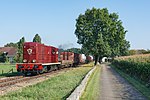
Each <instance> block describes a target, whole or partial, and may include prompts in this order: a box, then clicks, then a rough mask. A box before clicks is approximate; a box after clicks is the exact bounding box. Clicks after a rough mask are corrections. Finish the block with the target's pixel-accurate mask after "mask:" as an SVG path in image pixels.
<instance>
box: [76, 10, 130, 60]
mask: <svg viewBox="0 0 150 100" xmlns="http://www.w3.org/2000/svg"><path fill="white" fill-rule="evenodd" d="M118 18H119V16H118V15H117V14H116V13H109V12H108V10H107V8H103V9H96V8H92V9H91V10H90V9H87V10H86V11H85V14H80V15H79V17H78V18H77V20H76V21H77V22H76V30H75V35H76V36H77V38H78V43H79V44H82V48H84V51H86V52H87V53H91V54H92V55H95V56H97V58H98V57H99V56H100V58H102V57H104V56H112V57H114V56H120V55H126V54H127V51H128V48H129V47H130V45H129V42H128V41H126V40H125V34H126V32H127V31H125V30H124V27H123V26H122V22H121V20H118Z"/></svg>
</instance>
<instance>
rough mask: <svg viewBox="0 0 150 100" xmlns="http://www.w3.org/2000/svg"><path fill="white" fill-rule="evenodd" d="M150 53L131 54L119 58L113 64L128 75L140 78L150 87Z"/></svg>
mask: <svg viewBox="0 0 150 100" xmlns="http://www.w3.org/2000/svg"><path fill="white" fill-rule="evenodd" d="M149 62H150V55H146V56H143V55H140V56H135V57H134V56H129V57H125V58H123V57H122V58H117V59H115V60H114V61H113V64H114V65H115V66H116V67H117V68H118V69H120V70H122V71H123V72H125V73H127V74H128V75H130V76H132V77H134V78H136V79H139V80H140V81H141V82H143V83H144V84H145V85H146V86H148V87H150V77H149V76H150V63H149Z"/></svg>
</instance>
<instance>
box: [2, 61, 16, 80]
mask: <svg viewBox="0 0 150 100" xmlns="http://www.w3.org/2000/svg"><path fill="white" fill-rule="evenodd" d="M12 70H13V73H12ZM17 74H18V73H17V70H16V65H15V64H2V63H1V64H0V77H6V76H14V75H17Z"/></svg>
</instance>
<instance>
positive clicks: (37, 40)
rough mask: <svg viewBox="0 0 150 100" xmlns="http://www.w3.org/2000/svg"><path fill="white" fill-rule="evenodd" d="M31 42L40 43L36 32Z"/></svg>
mask: <svg viewBox="0 0 150 100" xmlns="http://www.w3.org/2000/svg"><path fill="white" fill-rule="evenodd" d="M33 42H38V43H41V37H40V36H39V35H38V34H36V35H35V37H34V38H33Z"/></svg>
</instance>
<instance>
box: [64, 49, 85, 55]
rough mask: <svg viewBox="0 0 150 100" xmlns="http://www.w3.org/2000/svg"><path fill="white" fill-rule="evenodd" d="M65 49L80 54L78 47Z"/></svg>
mask: <svg viewBox="0 0 150 100" xmlns="http://www.w3.org/2000/svg"><path fill="white" fill-rule="evenodd" d="M65 51H70V52H74V53H79V54H82V51H81V49H80V48H70V49H67V50H65Z"/></svg>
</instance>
